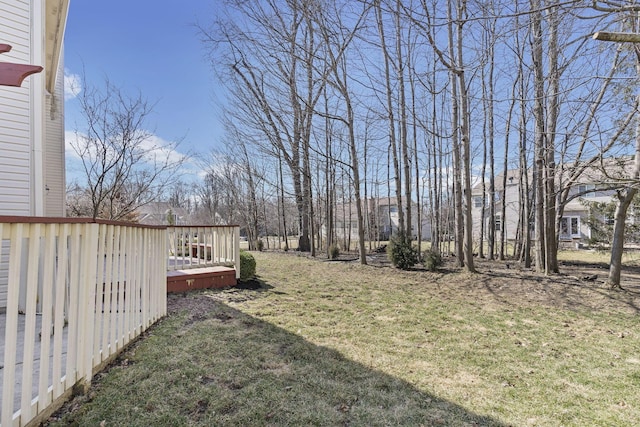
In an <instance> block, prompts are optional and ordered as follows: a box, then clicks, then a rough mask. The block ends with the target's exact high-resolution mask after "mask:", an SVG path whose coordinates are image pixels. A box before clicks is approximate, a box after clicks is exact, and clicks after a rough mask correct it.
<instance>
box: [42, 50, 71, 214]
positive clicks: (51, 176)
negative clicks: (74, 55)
mask: <svg viewBox="0 0 640 427" xmlns="http://www.w3.org/2000/svg"><path fill="white" fill-rule="evenodd" d="M62 55H63V54H61V58H60V63H59V65H58V76H57V78H56V86H55V90H54V93H53V95H49V94H48V95H47V100H46V110H45V117H44V120H45V145H44V147H43V150H44V183H45V186H46V187H45V188H48V189H49V190H48V191H46V190H45V195H44V215H45V216H56V217H60V216H65V205H64V198H65V185H66V183H65V169H64V86H63V85H64V70H63V66H64V65H63V61H62Z"/></svg>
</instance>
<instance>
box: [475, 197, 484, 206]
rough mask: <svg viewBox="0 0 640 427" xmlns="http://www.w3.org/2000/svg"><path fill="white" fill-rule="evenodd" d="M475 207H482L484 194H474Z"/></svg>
mask: <svg viewBox="0 0 640 427" xmlns="http://www.w3.org/2000/svg"><path fill="white" fill-rule="evenodd" d="M473 207H474V208H481V207H482V196H473Z"/></svg>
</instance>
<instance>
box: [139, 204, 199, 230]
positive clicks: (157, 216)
mask: <svg viewBox="0 0 640 427" xmlns="http://www.w3.org/2000/svg"><path fill="white" fill-rule="evenodd" d="M169 212H171V213H172V214H173V215H174V216H175V217H176V220H180V219H184V218H186V217H187V215H189V212H188V211H187V210H186V209H184V208H179V207H173V206H171V204H170V203H168V202H150V203H147V204H146V205H143V206H140V207H139V208H138V209H137V210H136V214H137V215H138V220H139V221H140V222H141V223H142V224H155V225H158V224H163V223H165V222H166V221H165V220H166V215H167V214H169Z"/></svg>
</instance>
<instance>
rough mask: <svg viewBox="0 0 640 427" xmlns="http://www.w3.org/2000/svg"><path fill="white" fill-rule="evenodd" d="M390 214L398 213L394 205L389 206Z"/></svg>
mask: <svg viewBox="0 0 640 427" xmlns="http://www.w3.org/2000/svg"><path fill="white" fill-rule="evenodd" d="M389 212H390V213H398V207H397V206H396V205H393V206H389Z"/></svg>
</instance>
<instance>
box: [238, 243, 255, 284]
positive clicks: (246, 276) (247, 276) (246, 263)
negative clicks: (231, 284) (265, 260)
mask: <svg viewBox="0 0 640 427" xmlns="http://www.w3.org/2000/svg"><path fill="white" fill-rule="evenodd" d="M255 275H256V259H255V258H254V257H253V255H251V254H250V253H249V252H246V251H240V281H241V282H244V281H246V280H251V279H253V278H254V277H255Z"/></svg>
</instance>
